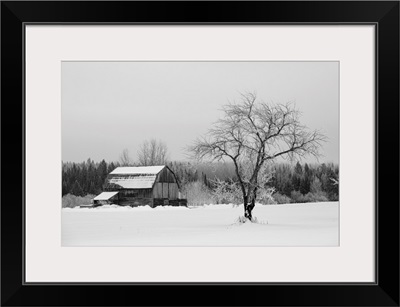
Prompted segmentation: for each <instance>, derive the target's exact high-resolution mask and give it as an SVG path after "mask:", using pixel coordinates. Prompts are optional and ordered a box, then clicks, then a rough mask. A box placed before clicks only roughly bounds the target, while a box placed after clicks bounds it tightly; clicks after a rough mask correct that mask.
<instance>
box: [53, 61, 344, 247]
mask: <svg viewBox="0 0 400 307" xmlns="http://www.w3.org/2000/svg"><path fill="white" fill-rule="evenodd" d="M61 83H62V84H61V103H62V104H61V110H62V112H61V126H62V130H61V131H62V138H61V147H62V170H61V171H62V195H61V197H62V202H61V206H62V209H61V245H62V246H66V247H68V246H73V247H78V246H82V247H90V246H104V247H113V246H188V247H190V246H204V247H207V246H221V247H229V246H235V247H240V246H246V247H251V246H264V247H268V246H270V247H274V246H280V247H282V246H283V247H284V246H287V247H295V246H302V247H308V246H310V247H311V246H313V247H315V246H323V247H329V246H333V247H335V246H340V242H339V233H340V219H339V212H340V202H339V181H340V179H339V120H340V119H339V93H340V91H339V62H338V61H304V62H303V61H285V62H278V61H63V62H62V63H61Z"/></svg>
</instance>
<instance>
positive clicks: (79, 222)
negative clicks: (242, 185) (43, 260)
mask: <svg viewBox="0 0 400 307" xmlns="http://www.w3.org/2000/svg"><path fill="white" fill-rule="evenodd" d="M242 215H243V207H242V206H235V205H232V204H229V205H204V206H201V207H189V208H187V207H173V206H160V207H156V208H151V207H149V206H143V207H134V208H132V207H120V206H117V205H107V206H101V207H97V208H64V209H62V232H61V237H62V240H61V242H62V246H338V244H339V203H338V202H323V203H307V204H288V205H265V206H263V205H260V204H257V205H256V207H255V208H254V210H253V216H254V217H256V218H257V220H258V222H257V223H244V224H243V223H238V218H239V216H242Z"/></svg>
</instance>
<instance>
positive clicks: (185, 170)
mask: <svg viewBox="0 0 400 307" xmlns="http://www.w3.org/2000/svg"><path fill="white" fill-rule="evenodd" d="M132 165H135V164H132ZM137 165H138V164H137ZM166 165H167V166H168V167H169V168H170V169H171V170H172V171H173V172H174V174H175V176H176V177H177V180H178V183H179V185H180V188H181V191H182V193H183V194H184V197H189V198H193V199H192V202H194V203H197V204H201V203H207V202H208V203H219V202H221V199H220V198H219V197H218V195H216V190H217V189H218V187H217V185H216V181H217V180H219V181H225V182H232V181H234V180H235V170H234V166H233V165H232V164H230V163H223V162H219V163H209V164H206V163H201V164H194V163H190V162H177V161H173V162H167V163H166ZM118 166H121V163H120V162H109V163H108V162H106V161H105V160H102V161H100V162H94V161H93V160H91V159H88V160H86V161H84V162H81V163H75V162H63V163H62V196H64V195H66V194H72V195H75V196H81V197H83V196H86V195H97V194H99V193H101V192H102V190H103V184H104V181H105V179H106V177H107V175H108V174H109V173H110V172H112V171H113V170H114V169H115V168H116V167H118ZM269 171H270V172H271V174H272V176H271V179H270V180H269V182H268V183H267V184H266V185H267V186H268V188H274V190H275V193H274V194H273V198H274V199H275V202H276V203H290V202H296V203H297V202H311V201H337V200H338V199H339V185H338V180H339V167H338V165H336V164H333V163H328V164H325V163H322V164H307V163H304V164H301V163H300V162H297V163H296V164H295V165H293V164H287V163H277V164H273V165H271V166H270V168H269Z"/></svg>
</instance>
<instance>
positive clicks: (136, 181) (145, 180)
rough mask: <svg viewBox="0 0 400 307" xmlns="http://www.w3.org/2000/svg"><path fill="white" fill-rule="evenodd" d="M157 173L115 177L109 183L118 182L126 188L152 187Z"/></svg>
mask: <svg viewBox="0 0 400 307" xmlns="http://www.w3.org/2000/svg"><path fill="white" fill-rule="evenodd" d="M156 178H157V175H145V176H129V177H113V178H110V179H109V183H113V184H117V185H119V186H121V187H123V188H125V189H151V188H152V187H153V184H154V181H155V180H156Z"/></svg>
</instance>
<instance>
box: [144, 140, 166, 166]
mask: <svg viewBox="0 0 400 307" xmlns="http://www.w3.org/2000/svg"><path fill="white" fill-rule="evenodd" d="M137 154H138V162H139V165H142V166H151V165H164V164H166V163H167V161H168V148H167V145H166V144H165V143H164V142H162V141H157V140H156V139H151V140H150V141H144V142H143V144H142V145H141V146H140V148H139V150H138V153H137Z"/></svg>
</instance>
